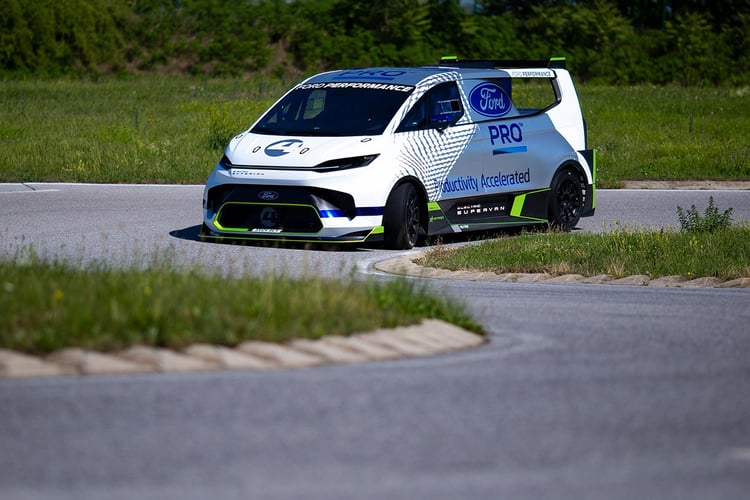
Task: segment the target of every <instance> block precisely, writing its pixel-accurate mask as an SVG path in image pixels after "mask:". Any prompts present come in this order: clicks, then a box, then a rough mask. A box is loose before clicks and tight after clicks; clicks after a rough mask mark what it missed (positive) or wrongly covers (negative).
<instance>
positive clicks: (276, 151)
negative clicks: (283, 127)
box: [264, 139, 302, 156]
mask: <svg viewBox="0 0 750 500" xmlns="http://www.w3.org/2000/svg"><path fill="white" fill-rule="evenodd" d="M301 147H302V141H300V140H299V139H284V140H281V141H276V142H274V143H273V144H269V145H268V146H266V149H265V150H264V151H265V152H266V154H267V155H268V156H284V155H286V154H289V153H291V152H292V151H293V150H294V148H297V149H299V148H301Z"/></svg>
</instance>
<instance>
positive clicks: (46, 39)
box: [0, 0, 750, 85]
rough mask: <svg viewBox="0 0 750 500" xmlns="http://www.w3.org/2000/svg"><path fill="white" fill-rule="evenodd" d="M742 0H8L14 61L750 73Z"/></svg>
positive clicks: (702, 79)
mask: <svg viewBox="0 0 750 500" xmlns="http://www.w3.org/2000/svg"><path fill="white" fill-rule="evenodd" d="M748 40H750V5H749V3H748V2H747V0H718V1H714V2H705V1H704V0H635V1H627V2H626V1H624V0H622V1H621V0H476V2H474V3H473V5H470V6H469V8H467V5H466V2H460V1H459V0H382V1H379V2H361V1H359V0H330V1H328V0H296V1H291V2H289V1H284V0H34V1H32V2H28V1H24V0H3V1H2V2H0V64H1V66H0V68H2V71H3V72H4V73H6V74H42V75H44V74H48V75H58V74H99V73H108V72H120V73H133V72H162V73H182V72H188V73H193V74H208V75H213V76H220V75H241V74H247V73H251V72H258V71H262V72H273V73H276V74H290V75H293V76H299V74H302V73H310V72H313V71H320V70H325V69H331V68H338V67H356V66H366V65H415V64H429V63H432V62H435V61H437V60H438V59H439V57H440V56H442V55H458V56H459V57H465V58H494V59H510V58H512V59H524V58H528V59H532V58H533V59H538V58H547V57H549V56H553V55H554V56H560V55H562V56H566V57H567V58H568V61H569V65H570V66H571V68H572V69H573V70H574V71H575V72H576V74H577V77H578V78H579V79H581V80H593V81H600V82H606V83H615V84H633V83H644V82H649V83H657V84H662V83H674V82H676V83H681V84H684V85H705V84H723V83H730V84H747V83H748V82H750V56H749V54H750V42H748Z"/></svg>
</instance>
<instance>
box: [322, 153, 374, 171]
mask: <svg viewBox="0 0 750 500" xmlns="http://www.w3.org/2000/svg"><path fill="white" fill-rule="evenodd" d="M378 156H380V155H379V154H374V155H364V156H354V157H352V158H337V159H335V160H328V161H325V162H323V163H320V164H319V165H316V166H315V167H314V168H313V170H315V171H317V172H330V171H331V170H345V169H347V168H359V167H366V166H367V165H369V164H370V163H372V162H373V161H374V160H375V158H377V157H378Z"/></svg>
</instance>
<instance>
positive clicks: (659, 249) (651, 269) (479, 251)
mask: <svg viewBox="0 0 750 500" xmlns="http://www.w3.org/2000/svg"><path fill="white" fill-rule="evenodd" d="M419 263H420V264H421V265H424V266H429V267H439V268H443V269H450V270H454V271H457V270H468V271H492V272H496V273H548V274H551V275H555V276H556V275H563V274H582V275H584V276H595V275H599V274H609V275H611V276H613V277H615V278H621V277H624V276H629V275H635V274H643V275H648V276H650V277H651V278H658V277H662V276H674V275H681V276H684V277H686V278H697V277H704V276H714V277H717V278H721V279H725V280H728V279H734V278H740V277H750V226H748V225H742V226H732V227H728V228H723V229H719V230H716V231H712V232H688V231H681V232H670V231H655V230H650V229H634V228H614V230H613V231H611V232H608V233H596V234H595V233H585V234H576V233H522V234H521V235H519V236H513V237H502V238H500V239H496V240H491V241H486V242H483V243H480V244H477V245H469V246H464V247H460V248H450V249H448V248H438V249H436V250H434V251H431V252H428V253H427V254H426V255H425V256H424V257H423V258H422V259H420V261H419Z"/></svg>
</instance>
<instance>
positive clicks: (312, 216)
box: [216, 202, 323, 233]
mask: <svg viewBox="0 0 750 500" xmlns="http://www.w3.org/2000/svg"><path fill="white" fill-rule="evenodd" d="M216 223H217V226H220V228H221V229H224V230H227V231H251V232H267V233H317V232H318V231H320V230H321V229H322V228H323V224H322V223H321V222H320V217H318V212H317V210H316V209H315V207H312V206H310V205H282V204H276V205H274V204H265V203H234V202H229V203H225V204H224V205H223V206H222V207H221V209H220V210H219V213H218V215H217V216H216Z"/></svg>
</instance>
